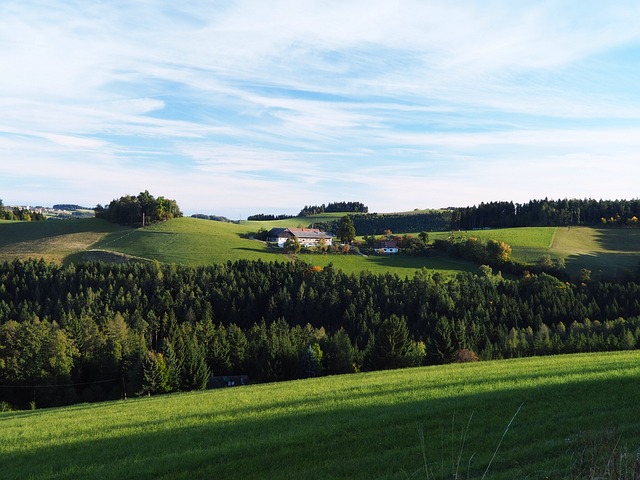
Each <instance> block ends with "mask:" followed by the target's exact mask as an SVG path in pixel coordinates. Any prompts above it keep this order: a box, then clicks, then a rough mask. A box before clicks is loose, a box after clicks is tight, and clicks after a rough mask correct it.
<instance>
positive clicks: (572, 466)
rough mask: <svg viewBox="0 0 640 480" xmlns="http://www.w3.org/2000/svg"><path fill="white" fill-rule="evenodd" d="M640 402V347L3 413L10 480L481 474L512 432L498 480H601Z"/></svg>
mask: <svg viewBox="0 0 640 480" xmlns="http://www.w3.org/2000/svg"><path fill="white" fill-rule="evenodd" d="M638 398H640V352H637V351H633V352H617V353H603V354H588V355H586V354H585V355H572V356H558V357H538V358H528V359H519V360H504V361H497V362H484V363H475V364H456V365H447V366H441V367H425V368H416V369H408V370H396V371H383V372H373V373H365V374H354V375H348V376H335V377H324V378H319V379H310V380H302V381H295V382H286V383H277V384H263V385H255V386H249V387H238V388H232V389H223V390H216V391H207V392H199V393H189V394H177V395H170V396H164V397H152V398H142V399H136V400H126V401H119V402H112V403H104V404H93V405H79V406H74V407H69V408H60V409H50V410H35V411H30V412H13V413H4V414H0V455H1V458H2V478H7V479H11V478H31V479H34V480H35V479H39V480H44V479H53V478H55V479H75V478H85V479H91V478H95V479H101V480H102V479H118V480H121V479H126V478H136V479H169V478H171V479H181V478H184V479H193V478H265V479H266V478H268V479H289V478H307V479H321V478H350V479H371V478H378V479H407V478H448V479H451V478H458V477H456V476H455V474H456V473H457V475H458V476H459V478H471V479H478V478H481V476H482V474H483V472H484V471H485V470H486V468H487V466H489V464H490V463H491V458H492V456H493V454H494V451H495V450H496V448H497V446H498V445H499V444H500V442H501V437H502V436H503V435H504V440H502V443H501V444H500V449H499V451H498V453H497V455H496V457H495V460H493V462H492V463H491V465H490V469H489V473H488V476H487V478H491V479H513V478H528V479H545V478H554V479H558V478H596V476H597V474H598V473H599V472H598V469H599V468H600V469H601V468H604V467H603V465H604V464H605V462H606V460H607V459H608V458H609V455H611V454H612V452H613V448H614V445H617V451H618V452H622V451H624V449H625V448H627V449H628V450H629V451H636V449H637V448H638V446H639V445H640V417H638V415H637V405H638ZM520 407H521V409H520V411H519V413H518V414H517V415H516V416H515V418H513V417H514V414H515V413H516V412H517V411H518V409H519V408H520ZM511 420H513V421H512V423H511V425H510V428H509V429H508V431H506V433H505V430H506V427H507V425H508V424H509V423H510V421H511ZM594 445H595V446H596V448H594V447H593V446H594ZM594 452H596V453H601V454H602V456H603V460H602V462H601V463H600V462H599V461H598V460H594V459H593V458H592V456H593V454H594ZM425 464H426V469H428V472H429V473H428V474H427V473H426V469H425ZM591 467H594V468H595V469H596V470H595V471H594V472H593V474H595V475H594V476H593V477H589V476H588V475H587V473H588V469H589V468H591Z"/></svg>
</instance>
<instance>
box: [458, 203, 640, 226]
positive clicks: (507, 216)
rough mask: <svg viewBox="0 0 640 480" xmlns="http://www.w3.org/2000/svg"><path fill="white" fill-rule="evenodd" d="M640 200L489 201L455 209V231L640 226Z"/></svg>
mask: <svg viewBox="0 0 640 480" xmlns="http://www.w3.org/2000/svg"><path fill="white" fill-rule="evenodd" d="M639 216H640V199H634V200H595V199H561V200H549V199H547V198H545V199H544V200H530V201H529V202H527V203H523V204H518V203H515V204H514V203H513V202H489V203H481V204H480V205H477V206H476V205H474V206H473V207H465V208H456V209H454V210H453V216H452V219H451V229H452V230H472V229H475V228H505V227H538V226H566V225H605V226H606V225H611V226H622V225H624V226H637V224H638V217H639Z"/></svg>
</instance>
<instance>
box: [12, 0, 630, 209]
mask: <svg viewBox="0 0 640 480" xmlns="http://www.w3.org/2000/svg"><path fill="white" fill-rule="evenodd" d="M183 3H184V5H182V4H183ZM0 18H2V21H1V22H0V65H2V74H1V75H0V166H1V169H0V198H2V199H3V201H4V203H5V204H32V205H34V204H38V205H52V204H54V203H79V204H82V205H87V206H94V205H95V204H97V203H102V204H104V203H108V202H109V201H110V200H111V199H113V198H117V197H120V196H122V195H125V194H137V193H139V192H140V191H142V190H145V189H148V190H149V191H150V192H151V193H152V194H153V195H156V196H159V195H164V196H166V197H169V198H174V199H176V200H177V201H178V203H179V205H180V206H181V207H182V209H183V210H184V211H185V212H186V213H189V214H190V213H206V214H218V215H226V216H228V217H231V218H246V216H247V215H250V214H255V213H296V212H298V211H299V210H300V209H301V208H302V207H303V206H304V205H312V204H321V203H328V202H333V201H361V202H363V203H365V204H366V205H368V206H369V207H370V210H371V211H377V212H390V211H406V210H413V209H414V208H438V207H446V206H465V205H472V204H477V203H479V202H483V201H484V202H487V201H492V200H513V201H515V202H526V201H528V200H530V199H535V198H544V197H549V198H567V197H568V198H587V197H588V198H597V199H598V198H611V199H614V198H627V199H630V198H637V197H638V196H639V195H638V191H639V190H638V181H637V178H636V172H637V171H638V165H639V162H638V160H639V159H640V80H639V79H640V23H639V22H638V18H640V2H637V1H635V0H634V1H610V2H600V1H597V2H596V1H579V0H575V1H559V0H554V1H518V2H513V1H483V2H478V1H427V0H411V1H410V0H394V1H393V2H391V1H375V0H366V1H358V0H352V1H348V2H345V1H331V0H329V1H322V2H319V1H305V0H290V1H284V0H282V1H280V0H270V1H268V2H263V1H259V0H253V1H238V2H236V1H231V0H225V1H202V2H200V1H189V2H170V1H156V0H146V1H139V2H130V1H108V0H107V1H91V0H82V1H73V0H66V1H64V2H63V1H52V0H46V1H45V0H41V1H38V0H31V1H30V0H16V1H13V0H10V1H7V0H4V1H0Z"/></svg>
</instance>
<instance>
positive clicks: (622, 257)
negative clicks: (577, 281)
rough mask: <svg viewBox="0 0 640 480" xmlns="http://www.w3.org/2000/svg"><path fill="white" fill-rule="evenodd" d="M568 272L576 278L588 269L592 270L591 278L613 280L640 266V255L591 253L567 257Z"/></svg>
mask: <svg viewBox="0 0 640 480" xmlns="http://www.w3.org/2000/svg"><path fill="white" fill-rule="evenodd" d="M565 261H566V264H567V272H568V273H569V274H570V275H572V276H576V275H577V274H578V272H579V271H580V270H581V269H583V268H586V269H588V270H591V278H592V279H594V280H597V279H611V278H615V277H616V276H618V275H622V276H625V275H628V274H629V273H632V272H634V271H637V269H638V267H639V266H640V254H634V253H589V254H577V255H568V256H567V257H565Z"/></svg>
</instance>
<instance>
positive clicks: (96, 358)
mask: <svg viewBox="0 0 640 480" xmlns="http://www.w3.org/2000/svg"><path fill="white" fill-rule="evenodd" d="M639 342H640V284H639V283H638V278H630V279H628V280H625V281H624V282H618V283H608V282H589V281H587V282H583V283H575V284H574V283H568V282H563V281H560V280H558V279H557V278H555V277H553V276H550V275H547V274H544V273H542V274H539V275H531V274H528V275H525V276H523V277H522V278H520V279H517V280H511V279H505V278H502V277H501V276H500V275H494V274H493V273H492V272H491V271H490V268H488V267H484V268H481V270H480V273H479V275H472V274H459V275H458V276H457V277H455V278H445V277H442V276H441V275H439V274H431V273H430V272H428V271H426V270H423V271H419V272H417V274H416V275H415V276H414V277H413V278H411V279H408V278H404V279H403V278H399V277H398V276H395V275H390V274H387V275H382V276H376V275H372V274H369V273H361V274H359V275H347V274H344V273H342V272H341V271H339V270H336V269H334V268H332V267H326V268H324V269H321V268H319V267H310V266H309V265H306V264H304V263H264V262H260V261H257V262H251V261H238V262H235V263H226V264H222V265H210V266H203V267H197V268H192V267H182V266H176V265H162V264H159V263H129V264H124V265H115V264H107V263H97V262H96V263H81V264H77V265H68V266H59V265H56V264H49V263H46V262H44V261H35V260H31V261H17V260H16V261H13V262H10V263H9V262H5V263H3V264H0V401H3V402H7V403H8V404H11V405H13V406H16V407H26V406H28V405H29V403H30V402H35V404H36V405H38V406H49V405H59V404H67V403H73V402H78V401H96V400H102V399H108V398H120V397H122V396H123V395H125V394H127V395H140V394H156V393H163V392H171V391H184V390H191V389H199V388H204V387H205V385H206V384H207V381H208V380H209V376H210V375H211V374H213V375H216V376H225V375H240V374H243V375H248V376H249V378H250V381H251V382H263V381H278V380H285V379H293V378H302V377H309V376H316V375H326V374H337V373H347V372H353V371H359V370H373V369H386V368H398V367H405V366H412V365H422V364H438V363H447V362H454V361H468V360H474V359H477V358H480V359H496V358H510V357H519V356H527V355H547V354H554V353H569V352H587V351H601V350H618V349H634V348H637V347H638V345H639Z"/></svg>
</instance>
